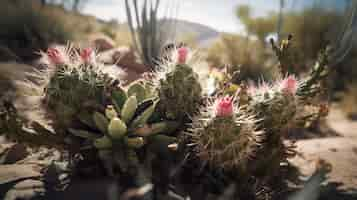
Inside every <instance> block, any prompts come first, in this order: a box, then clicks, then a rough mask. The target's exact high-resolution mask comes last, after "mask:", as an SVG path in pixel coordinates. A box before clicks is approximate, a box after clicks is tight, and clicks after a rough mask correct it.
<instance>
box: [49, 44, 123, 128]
mask: <svg viewBox="0 0 357 200" xmlns="http://www.w3.org/2000/svg"><path fill="white" fill-rule="evenodd" d="M45 57H46V58H47V60H48V62H49V64H50V66H52V67H54V70H53V71H50V72H48V75H47V76H48V77H47V78H48V80H46V81H47V83H45V90H44V92H45V94H44V96H45V99H44V102H45V103H46V105H47V107H48V108H49V110H50V111H51V112H53V113H54V115H55V116H56V118H57V120H56V124H57V125H56V126H57V128H58V130H60V129H62V130H65V129H66V128H68V127H70V126H71V124H72V123H73V121H74V120H75V119H78V116H81V115H85V114H87V113H88V112H92V109H93V108H96V109H102V110H103V109H104V108H103V106H104V105H105V104H106V102H107V101H109V96H110V92H111V90H113V89H114V88H115V87H117V86H118V84H119V80H117V79H115V78H114V77H110V76H109V75H108V74H106V73H104V72H102V71H101V69H100V66H99V65H100V64H98V63H96V61H95V53H94V51H93V50H92V49H91V48H87V49H83V50H81V52H80V54H78V53H77V51H76V50H75V49H73V48H71V47H68V48H67V49H61V48H50V49H48V50H47V54H45Z"/></svg>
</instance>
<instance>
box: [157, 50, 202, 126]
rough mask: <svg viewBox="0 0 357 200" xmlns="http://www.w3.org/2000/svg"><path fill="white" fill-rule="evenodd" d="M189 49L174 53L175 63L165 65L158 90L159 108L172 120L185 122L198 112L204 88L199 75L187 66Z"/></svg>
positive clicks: (170, 62)
mask: <svg viewBox="0 0 357 200" xmlns="http://www.w3.org/2000/svg"><path fill="white" fill-rule="evenodd" d="M188 53H189V52H188V49H186V48H185V47H182V48H179V49H178V50H177V51H175V52H174V55H173V58H172V60H173V61H169V62H168V63H164V64H163V65H162V66H161V68H164V69H163V72H162V73H163V75H162V76H159V81H158V84H157V86H156V89H157V91H158V94H159V98H160V102H159V105H158V108H159V110H160V112H162V113H163V114H164V116H165V117H166V118H168V119H171V120H178V121H181V122H183V121H185V120H187V118H189V117H192V116H193V115H194V114H195V113H197V111H198V107H199V105H200V103H201V100H202V87H201V85H200V83H199V78H198V75H197V74H196V73H195V72H194V71H193V69H192V68H191V67H190V66H189V65H187V63H188Z"/></svg>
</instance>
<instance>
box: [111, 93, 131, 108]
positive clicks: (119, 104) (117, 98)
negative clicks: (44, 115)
mask: <svg viewBox="0 0 357 200" xmlns="http://www.w3.org/2000/svg"><path fill="white" fill-rule="evenodd" d="M127 98H128V97H127V95H126V92H125V91H124V90H123V89H122V88H118V89H117V90H115V91H113V92H112V102H113V104H114V106H115V109H116V110H117V112H120V111H121V109H122V108H123V105H124V103H125V101H126V100H127Z"/></svg>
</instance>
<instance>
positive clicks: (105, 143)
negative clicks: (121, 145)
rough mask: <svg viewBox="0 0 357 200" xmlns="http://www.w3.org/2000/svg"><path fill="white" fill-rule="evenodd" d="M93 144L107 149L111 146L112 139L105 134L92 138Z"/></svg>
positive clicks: (98, 147)
mask: <svg viewBox="0 0 357 200" xmlns="http://www.w3.org/2000/svg"><path fill="white" fill-rule="evenodd" d="M93 145H94V146H95V147H96V148H97V149H109V148H111V147H112V141H111V140H110V138H108V137H107V136H103V137H101V138H99V139H96V140H94V143H93Z"/></svg>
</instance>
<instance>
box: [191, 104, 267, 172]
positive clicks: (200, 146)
mask: <svg viewBox="0 0 357 200" xmlns="http://www.w3.org/2000/svg"><path fill="white" fill-rule="evenodd" d="M233 101H234V100H233V98H232V97H224V98H217V99H216V100H215V102H214V103H210V104H209V105H208V106H206V107H204V108H203V111H202V112H201V113H200V115H197V117H196V118H195V119H194V120H193V122H192V127H191V128H190V129H189V131H188V132H187V134H188V135H189V136H190V137H191V138H192V140H193V141H194V143H195V144H196V150H197V152H198V155H199V157H200V158H201V159H203V160H207V161H209V163H210V164H211V165H213V166H214V167H218V168H224V169H229V170H232V169H234V170H238V171H240V172H241V173H242V175H243V174H244V173H245V172H247V168H248V163H249V160H250V159H251V158H253V157H254V155H255V151H256V150H257V148H258V146H259V143H260V141H261V139H262V138H261V137H262V131H258V130H257V127H256V120H255V119H254V117H253V116H249V115H246V114H245V113H246V112H244V111H243V110H242V109H241V108H239V106H238V105H234V104H236V103H234V102H233Z"/></svg>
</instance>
